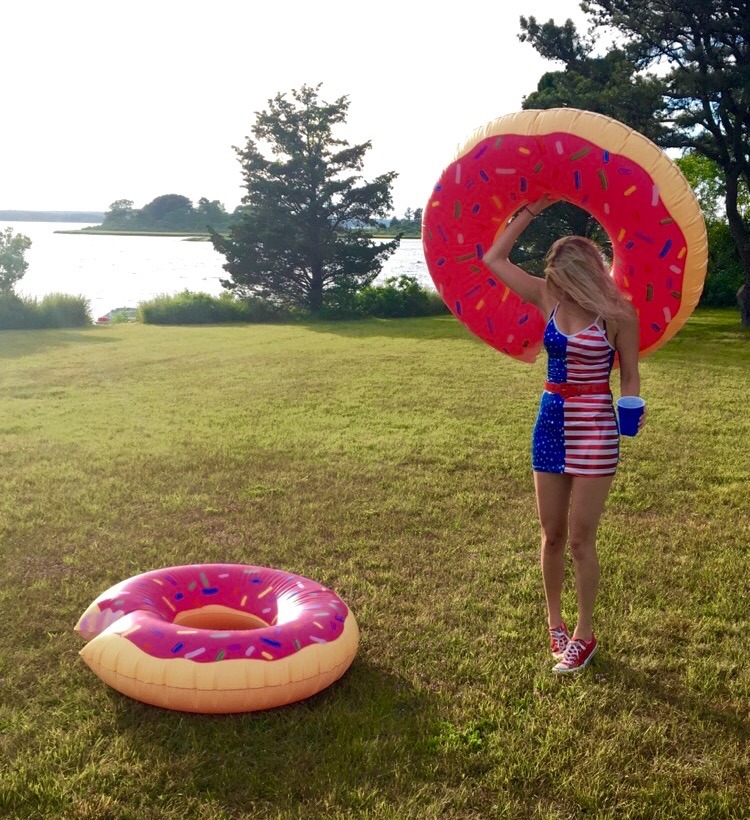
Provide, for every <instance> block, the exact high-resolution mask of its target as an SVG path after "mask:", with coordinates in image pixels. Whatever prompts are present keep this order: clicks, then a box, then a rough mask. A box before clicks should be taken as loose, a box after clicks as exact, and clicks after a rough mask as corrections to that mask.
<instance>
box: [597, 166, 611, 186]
mask: <svg viewBox="0 0 750 820" xmlns="http://www.w3.org/2000/svg"><path fill="white" fill-rule="evenodd" d="M597 173H598V175H599V182H600V184H601V186H602V188H604V190H605V191H606V190H607V188H608V187H609V182H608V181H607V174H606V172H605V171H604V168H600V169H599V170H598V171H597Z"/></svg>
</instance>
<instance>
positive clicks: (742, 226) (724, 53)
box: [520, 0, 750, 326]
mask: <svg viewBox="0 0 750 820" xmlns="http://www.w3.org/2000/svg"><path fill="white" fill-rule="evenodd" d="M581 8H582V9H583V10H584V11H585V12H586V13H587V14H589V16H590V20H591V23H592V30H593V31H598V32H601V31H602V30H605V31H608V32H614V33H615V34H616V35H617V38H618V41H617V43H616V45H611V46H610V47H609V48H608V51H609V53H608V54H607V55H606V56H605V57H597V56H595V49H596V45H597V40H596V35H595V34H593V35H590V36H589V37H587V38H584V37H581V36H580V35H579V34H578V32H577V31H576V30H575V26H574V25H573V23H572V22H571V21H567V22H566V23H565V24H564V26H556V25H555V24H554V22H553V21H549V23H545V24H544V25H542V26H540V25H539V24H538V23H537V21H536V20H535V19H534V18H533V17H530V18H528V19H526V18H523V17H522V18H521V28H522V32H523V33H522V34H521V35H520V36H521V39H522V40H528V41H529V42H530V43H531V44H532V45H533V46H534V48H536V49H537V51H539V53H540V54H542V55H543V56H545V57H547V58H549V59H555V60H559V61H561V62H562V63H563V64H564V66H565V70H564V71H562V72H558V73H556V74H553V75H545V77H544V78H542V83H540V87H539V88H538V90H537V93H536V95H530V97H529V98H528V100H527V101H526V103H525V105H526V107H535V106H536V107H544V108H549V107H553V106H554V105H571V106H577V107H581V108H583V107H588V108H589V109H591V110H595V111H600V112H601V113H604V114H608V115H609V116H612V117H615V118H617V119H620V120H621V121H623V122H625V123H626V124H628V125H630V126H631V127H633V128H636V129H637V130H639V131H642V132H643V133H645V134H646V136H649V137H650V138H651V139H653V140H654V141H655V142H656V143H657V144H658V145H660V146H662V147H663V148H678V149H693V150H694V151H695V152H697V153H698V154H699V155H701V156H704V157H706V158H708V159H710V160H712V161H713V162H715V163H716V164H717V166H718V167H719V168H720V169H721V173H722V175H723V179H724V185H725V193H724V211H725V214H726V219H727V222H728V225H729V230H730V232H731V235H732V237H733V240H734V242H735V245H736V248H737V253H738V254H739V257H740V259H741V261H742V267H743V270H744V282H745V284H744V288H743V292H742V295H741V298H740V309H741V314H742V321H743V324H745V325H748V326H750V224H749V223H748V220H747V217H743V214H742V213H741V209H740V195H741V194H740V192H741V187H742V183H743V182H744V184H745V185H747V184H748V183H750V152H748V149H747V146H748V143H749V142H750V95H749V94H748V91H747V89H748V87H750V37H749V36H748V32H750V0H583V2H582V4H581ZM608 63H610V64H612V66H619V69H618V70H612V71H610V72H607V71H604V73H603V74H599V75H596V74H595V72H596V70H597V68H601V67H602V65H605V66H606V65H607V64H608ZM650 69H651V70H653V71H654V72H656V73H649V70H650ZM629 72H632V73H630V74H629ZM596 76H598V77H599V79H598V84H599V89H598V90H597V87H596V86H597V81H596V79H595V77H596ZM628 76H630V82H629V81H628V79H627V78H628ZM592 78H593V79H592ZM587 80H591V82H588V83H587V82H586V81H587ZM652 116H653V122H650V118H651V117H652Z"/></svg>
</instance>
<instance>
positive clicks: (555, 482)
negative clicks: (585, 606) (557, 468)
mask: <svg viewBox="0 0 750 820" xmlns="http://www.w3.org/2000/svg"><path fill="white" fill-rule="evenodd" d="M572 483H573V482H572V477H571V476H569V475H564V474H562V473H537V472H535V473H534V488H535V489H536V505H537V512H538V513H539V523H540V524H541V528H542V550H541V564H542V580H543V582H544V595H545V598H546V599H547V623H548V626H549V627H550V629H554V628H555V627H557V626H560V624H561V623H562V607H561V600H560V599H561V596H562V586H563V578H564V577H565V544H566V542H567V540H568V507H569V505H570V493H571V486H572Z"/></svg>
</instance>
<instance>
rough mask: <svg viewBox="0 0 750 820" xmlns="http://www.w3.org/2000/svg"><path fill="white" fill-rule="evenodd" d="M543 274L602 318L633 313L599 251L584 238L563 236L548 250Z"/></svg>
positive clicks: (618, 316) (600, 250) (593, 243)
mask: <svg viewBox="0 0 750 820" xmlns="http://www.w3.org/2000/svg"><path fill="white" fill-rule="evenodd" d="M546 263H547V265H546V267H545V269H544V273H545V275H546V277H547V280H548V281H549V282H551V283H552V284H553V285H555V286H556V287H557V288H559V289H560V290H562V291H564V292H565V293H566V294H567V295H568V296H569V297H570V298H571V299H573V301H574V302H576V303H577V304H579V305H580V306H581V307H582V308H584V309H585V310H590V311H591V312H592V313H596V314H597V315H598V316H601V317H602V318H603V319H605V320H606V319H615V320H616V319H624V318H627V317H629V316H631V314H632V308H630V306H629V303H628V300H627V299H626V298H625V296H624V295H623V293H622V291H621V290H620V289H619V288H618V287H617V285H616V284H615V281H614V279H613V278H612V277H611V276H610V273H609V270H608V269H607V265H606V263H605V261H604V255H603V253H602V249H601V248H600V247H599V245H597V244H596V242H594V241H592V240H591V239H586V238H585V237H583V236H563V237H562V238H561V239H558V240H557V241H556V242H555V243H554V244H553V245H552V247H551V248H550V249H549V251H548V253H547V256H546Z"/></svg>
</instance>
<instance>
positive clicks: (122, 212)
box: [102, 199, 135, 229]
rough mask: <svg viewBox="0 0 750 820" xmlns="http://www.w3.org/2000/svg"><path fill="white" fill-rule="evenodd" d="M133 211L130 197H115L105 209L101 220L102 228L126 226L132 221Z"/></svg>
mask: <svg viewBox="0 0 750 820" xmlns="http://www.w3.org/2000/svg"><path fill="white" fill-rule="evenodd" d="M134 215H135V211H134V210H133V201H132V200H131V199H117V200H115V201H114V202H113V203H112V204H111V205H110V206H109V208H108V209H107V212H106V213H105V214H104V219H103V220H102V227H103V228H114V229H117V228H120V229H122V228H126V227H129V226H130V224H131V223H132V221H133V217H134Z"/></svg>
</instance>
